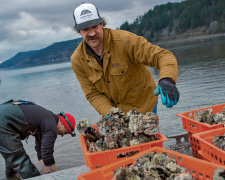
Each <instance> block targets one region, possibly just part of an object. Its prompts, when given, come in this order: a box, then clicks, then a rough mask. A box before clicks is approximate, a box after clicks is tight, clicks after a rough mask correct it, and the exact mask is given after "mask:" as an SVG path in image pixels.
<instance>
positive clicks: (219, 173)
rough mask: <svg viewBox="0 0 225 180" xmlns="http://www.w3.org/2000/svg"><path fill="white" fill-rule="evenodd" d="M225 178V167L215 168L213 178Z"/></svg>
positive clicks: (219, 179) (216, 179) (218, 179)
mask: <svg viewBox="0 0 225 180" xmlns="http://www.w3.org/2000/svg"><path fill="white" fill-rule="evenodd" d="M224 179H225V169H222V168H217V169H216V170H215V171H214V175H213V180H224Z"/></svg>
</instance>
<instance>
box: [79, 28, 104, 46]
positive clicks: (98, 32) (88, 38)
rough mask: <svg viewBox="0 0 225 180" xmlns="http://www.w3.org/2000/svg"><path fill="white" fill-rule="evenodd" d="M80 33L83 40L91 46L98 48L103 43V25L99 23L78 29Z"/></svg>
mask: <svg viewBox="0 0 225 180" xmlns="http://www.w3.org/2000/svg"><path fill="white" fill-rule="evenodd" d="M79 33H80V35H81V36H82V37H83V38H84V40H85V42H86V43H87V44H88V45H89V46H90V47H91V48H92V49H95V48H98V47H100V46H101V45H102V43H103V25H102V24H99V25H97V26H93V27H90V28H87V29H82V30H80V32H79Z"/></svg>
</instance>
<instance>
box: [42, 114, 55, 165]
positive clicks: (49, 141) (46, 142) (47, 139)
mask: <svg viewBox="0 0 225 180" xmlns="http://www.w3.org/2000/svg"><path fill="white" fill-rule="evenodd" d="M51 118H52V117H48V118H46V119H44V120H43V121H42V125H41V126H42V127H41V148H40V149H41V157H42V159H43V162H44V164H45V165H46V166H51V165H53V164H55V159H54V156H53V153H54V144H55V140H56V138H57V126H56V124H55V121H53V120H52V119H51Z"/></svg>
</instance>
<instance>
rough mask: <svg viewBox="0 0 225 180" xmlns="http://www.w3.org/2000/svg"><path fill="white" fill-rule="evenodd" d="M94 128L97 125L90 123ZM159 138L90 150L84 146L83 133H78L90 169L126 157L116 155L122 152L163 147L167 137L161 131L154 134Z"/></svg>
mask: <svg viewBox="0 0 225 180" xmlns="http://www.w3.org/2000/svg"><path fill="white" fill-rule="evenodd" d="M92 126H93V127H94V128H95V129H96V127H97V125H96V124H93V125H92ZM156 135H157V136H158V138H159V140H156V141H150V142H148V143H143V144H138V145H134V146H128V147H123V148H118V149H113V150H107V151H98V152H90V151H88V149H87V146H86V143H85V142H86V139H85V137H84V136H83V135H81V134H80V142H81V148H82V151H83V155H84V160H85V163H86V166H87V167H89V168H90V169H95V168H98V167H101V166H104V165H107V164H109V163H113V162H117V161H118V160H121V159H124V158H127V157H118V156H119V155H122V154H123V153H129V152H137V153H139V152H143V151H145V150H147V149H149V148H151V147H155V146H158V147H163V142H164V141H167V140H168V139H167V138H166V137H165V136H164V135H163V134H161V133H158V134H156Z"/></svg>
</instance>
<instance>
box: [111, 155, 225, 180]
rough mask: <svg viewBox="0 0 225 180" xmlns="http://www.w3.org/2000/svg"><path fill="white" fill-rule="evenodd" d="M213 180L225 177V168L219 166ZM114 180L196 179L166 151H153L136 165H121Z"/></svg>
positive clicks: (220, 179) (115, 172)
mask: <svg viewBox="0 0 225 180" xmlns="http://www.w3.org/2000/svg"><path fill="white" fill-rule="evenodd" d="M212 179H213V180H222V179H225V169H223V168H217V169H215V171H214V175H213V178H212ZM112 180H195V178H192V175H191V174H190V172H189V171H188V169H187V168H185V167H182V166H180V165H178V164H177V163H176V160H175V159H171V158H170V157H169V154H168V153H166V152H162V153H158V152H151V153H148V154H145V155H144V156H142V157H140V158H138V159H137V161H136V162H135V164H134V165H132V164H131V165H128V166H126V167H125V166H123V167H119V168H117V169H116V170H115V171H114V177H113V179H112Z"/></svg>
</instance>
